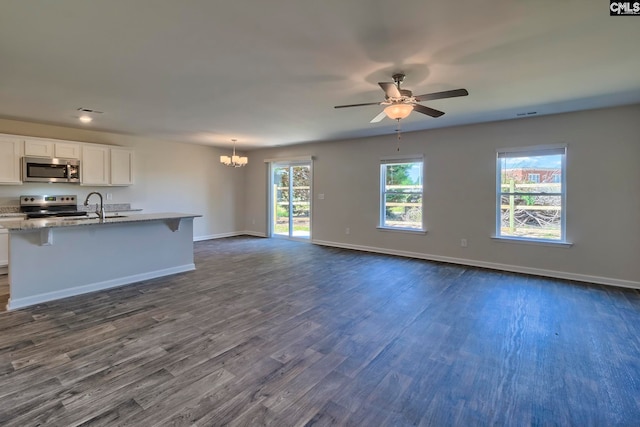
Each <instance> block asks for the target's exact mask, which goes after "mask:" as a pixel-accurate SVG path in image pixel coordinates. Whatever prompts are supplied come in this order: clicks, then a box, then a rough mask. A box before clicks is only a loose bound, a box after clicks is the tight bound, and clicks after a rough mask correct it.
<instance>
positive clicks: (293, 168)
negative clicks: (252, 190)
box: [271, 162, 311, 239]
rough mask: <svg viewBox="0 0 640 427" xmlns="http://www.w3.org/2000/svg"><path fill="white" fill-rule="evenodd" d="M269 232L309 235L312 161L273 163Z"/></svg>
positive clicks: (303, 237) (302, 237) (286, 234)
mask: <svg viewBox="0 0 640 427" xmlns="http://www.w3.org/2000/svg"><path fill="white" fill-rule="evenodd" d="M271 235H272V236H282V237H289V238H301V239H308V238H310V237H311V162H278V163H272V166H271Z"/></svg>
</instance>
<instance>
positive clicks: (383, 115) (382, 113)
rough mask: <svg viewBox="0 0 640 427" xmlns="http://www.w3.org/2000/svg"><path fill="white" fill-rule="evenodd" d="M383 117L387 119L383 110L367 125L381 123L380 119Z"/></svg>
mask: <svg viewBox="0 0 640 427" xmlns="http://www.w3.org/2000/svg"><path fill="white" fill-rule="evenodd" d="M385 117H387V113H385V112H384V110H383V111H381V112H380V114H378V115H377V116H375V117H374V118H373V119H371V121H370V122H369V123H378V122H380V121H382V119H384V118H385Z"/></svg>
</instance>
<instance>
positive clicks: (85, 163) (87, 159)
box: [80, 144, 110, 185]
mask: <svg viewBox="0 0 640 427" xmlns="http://www.w3.org/2000/svg"><path fill="white" fill-rule="evenodd" d="M80 167H81V169H82V171H81V175H80V183H81V184H82V185H109V172H110V170H109V147H108V146H104V145H96V144H83V145H82V160H81V161H80Z"/></svg>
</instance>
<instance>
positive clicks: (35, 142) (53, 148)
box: [24, 138, 80, 159]
mask: <svg viewBox="0 0 640 427" xmlns="http://www.w3.org/2000/svg"><path fill="white" fill-rule="evenodd" d="M24 155H25V156H29V157H49V158H51V157H60V158H63V159H79V158H80V144H79V143H77V142H69V141H53V140H49V139H40V138H27V139H25V141H24Z"/></svg>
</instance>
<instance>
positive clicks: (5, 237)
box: [0, 223, 9, 274]
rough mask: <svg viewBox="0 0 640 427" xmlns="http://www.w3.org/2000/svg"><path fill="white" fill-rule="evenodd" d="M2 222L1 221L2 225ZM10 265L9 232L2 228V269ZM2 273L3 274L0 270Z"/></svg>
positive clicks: (0, 238)
mask: <svg viewBox="0 0 640 427" xmlns="http://www.w3.org/2000/svg"><path fill="white" fill-rule="evenodd" d="M1 226H2V224H1V223H0V227H1ZM8 265H9V232H8V231H7V230H5V229H3V228H0V269H3V268H4V267H6V266H8ZM0 274H3V273H2V272H1V271H0Z"/></svg>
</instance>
